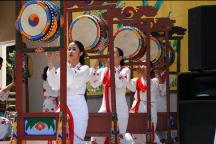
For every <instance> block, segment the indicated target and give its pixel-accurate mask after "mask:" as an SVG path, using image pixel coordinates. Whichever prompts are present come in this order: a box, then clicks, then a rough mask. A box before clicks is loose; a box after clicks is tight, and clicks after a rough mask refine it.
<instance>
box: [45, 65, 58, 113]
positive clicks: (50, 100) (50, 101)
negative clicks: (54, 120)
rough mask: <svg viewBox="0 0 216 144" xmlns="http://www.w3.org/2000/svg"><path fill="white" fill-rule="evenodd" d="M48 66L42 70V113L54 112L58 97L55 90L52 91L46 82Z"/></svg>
mask: <svg viewBox="0 0 216 144" xmlns="http://www.w3.org/2000/svg"><path fill="white" fill-rule="evenodd" d="M48 68H49V67H48V66H46V67H45V68H44V71H43V74H42V79H43V80H44V81H43V94H44V102H43V112H55V111H56V108H57V106H58V96H59V92H58V91H56V90H52V88H51V86H50V85H49V83H48V81H47V70H48Z"/></svg>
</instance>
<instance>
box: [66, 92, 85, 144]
mask: <svg viewBox="0 0 216 144" xmlns="http://www.w3.org/2000/svg"><path fill="white" fill-rule="evenodd" d="M67 105H68V107H69V109H70V111H71V113H72V116H73V120H74V144H84V138H85V134H86V130H87V125H88V118H89V114H88V107H87V103H86V100H85V98H84V95H72V96H68V97H67Z"/></svg>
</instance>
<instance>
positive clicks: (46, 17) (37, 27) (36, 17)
mask: <svg viewBox="0 0 216 144" xmlns="http://www.w3.org/2000/svg"><path fill="white" fill-rule="evenodd" d="M52 17H53V15H52V13H51V12H50V10H49V8H48V6H47V5H46V4H45V3H43V2H42V1H30V2H27V3H25V4H24V5H23V7H22V9H21V10H20V13H19V16H18V19H17V24H18V30H19V31H20V32H21V34H22V35H23V36H25V37H26V38H27V39H29V40H40V39H41V38H42V37H44V35H45V34H46V33H47V32H48V31H49V28H50V26H51V23H52V21H51V20H52Z"/></svg>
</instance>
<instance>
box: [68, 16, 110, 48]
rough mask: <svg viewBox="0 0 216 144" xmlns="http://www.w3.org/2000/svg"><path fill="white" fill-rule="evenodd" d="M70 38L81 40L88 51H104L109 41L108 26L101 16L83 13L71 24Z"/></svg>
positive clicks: (71, 39)
mask: <svg viewBox="0 0 216 144" xmlns="http://www.w3.org/2000/svg"><path fill="white" fill-rule="evenodd" d="M69 40H70V41H73V40H78V41H80V42H81V43H82V44H83V45H84V47H85V50H86V51H87V52H97V51H102V50H103V49H104V48H105V47H107V45H108V43H109V36H108V26H107V24H106V22H105V20H104V19H102V18H100V17H97V16H94V15H81V16H79V17H77V18H76V19H75V20H74V21H73V22H72V23H71V24H70V28H69Z"/></svg>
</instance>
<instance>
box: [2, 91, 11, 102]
mask: <svg viewBox="0 0 216 144" xmlns="http://www.w3.org/2000/svg"><path fill="white" fill-rule="evenodd" d="M8 95H9V91H3V90H0V101H6V100H7V98H8Z"/></svg>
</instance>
